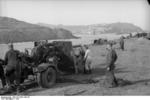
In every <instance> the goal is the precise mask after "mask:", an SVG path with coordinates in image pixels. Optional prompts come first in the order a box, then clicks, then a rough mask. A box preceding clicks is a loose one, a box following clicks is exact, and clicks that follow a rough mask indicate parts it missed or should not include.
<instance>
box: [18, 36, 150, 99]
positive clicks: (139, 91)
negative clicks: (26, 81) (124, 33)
mask: <svg viewBox="0 0 150 100" xmlns="http://www.w3.org/2000/svg"><path fill="white" fill-rule="evenodd" d="M105 47H106V46H105V45H103V46H91V47H90V49H91V51H92V54H93V74H91V75H83V74H78V75H70V76H64V77H62V78H61V79H60V80H59V81H58V82H57V83H56V84H55V85H54V86H53V87H52V88H50V89H42V88H39V87H36V88H30V89H28V90H26V91H24V92H23V93H21V94H23V95H38V96H43V95H46V96H51V95H59V96H60V95H150V54H149V52H150V41H149V40H146V39H142V38H140V39H128V40H126V41H125V51H121V50H119V49H118V45H115V48H116V51H117V54H118V60H117V62H116V71H115V75H116V77H117V78H121V79H124V80H125V82H129V83H132V84H125V85H124V86H119V87H116V88H106V87H104V85H103V81H104V77H105V54H106V50H105Z"/></svg>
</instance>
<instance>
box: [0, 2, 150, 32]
mask: <svg viewBox="0 0 150 100" xmlns="http://www.w3.org/2000/svg"><path fill="white" fill-rule="evenodd" d="M0 14H1V16H7V17H12V18H16V19H18V20H22V21H26V22H30V23H47V24H55V25H58V24H63V25H89V24H101V23H115V22H128V23H133V24H135V25H137V26H139V27H141V28H142V29H144V30H148V31H150V5H148V3H147V0H1V2H0Z"/></svg>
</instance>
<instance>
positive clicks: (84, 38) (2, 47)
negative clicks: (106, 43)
mask: <svg viewBox="0 0 150 100" xmlns="http://www.w3.org/2000/svg"><path fill="white" fill-rule="evenodd" d="M120 36H121V35H116V34H101V35H78V37H81V38H79V39H59V40H49V41H48V42H52V41H62V40H63V41H72V44H73V45H78V44H91V43H93V40H95V39H99V38H103V39H108V40H113V39H118V38H119V37H120ZM124 36H127V34H124ZM33 47H34V43H33V42H20V43H14V48H15V49H17V50H19V51H21V52H24V49H25V48H27V49H28V50H29V53H30V52H31V49H32V48H33ZM7 51H8V46H7V44H0V58H1V59H4V56H5V53H6V52H7Z"/></svg>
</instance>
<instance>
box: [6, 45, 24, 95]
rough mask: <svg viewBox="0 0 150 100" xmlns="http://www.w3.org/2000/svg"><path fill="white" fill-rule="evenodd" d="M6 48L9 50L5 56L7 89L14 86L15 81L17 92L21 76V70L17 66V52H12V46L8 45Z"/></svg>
mask: <svg viewBox="0 0 150 100" xmlns="http://www.w3.org/2000/svg"><path fill="white" fill-rule="evenodd" d="M8 48H9V50H8V51H7V53H6V55H5V65H6V73H5V74H6V80H7V82H8V85H9V89H11V85H13V84H14V80H15V82H16V86H17V92H19V90H20V75H21V68H20V66H19V51H17V50H14V47H13V44H9V46H8ZM13 75H14V76H13Z"/></svg>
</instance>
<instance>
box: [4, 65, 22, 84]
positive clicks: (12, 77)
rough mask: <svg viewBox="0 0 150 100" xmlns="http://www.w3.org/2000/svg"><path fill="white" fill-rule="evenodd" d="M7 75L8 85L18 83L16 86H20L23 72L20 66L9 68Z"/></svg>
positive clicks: (7, 68)
mask: <svg viewBox="0 0 150 100" xmlns="http://www.w3.org/2000/svg"><path fill="white" fill-rule="evenodd" d="M5 74H6V80H7V83H8V85H12V84H14V81H15V82H16V85H19V84H20V75H21V71H20V68H19V66H14V67H13V66H7V67H6V73H5Z"/></svg>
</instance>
